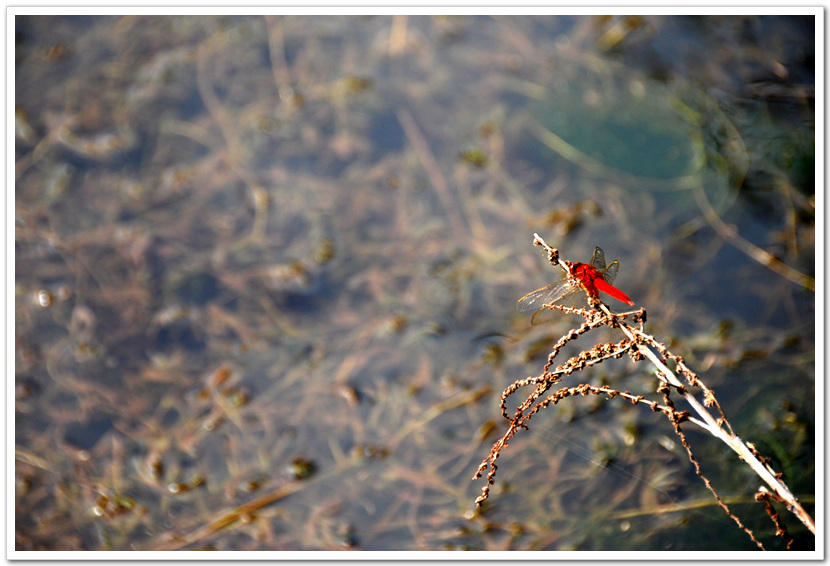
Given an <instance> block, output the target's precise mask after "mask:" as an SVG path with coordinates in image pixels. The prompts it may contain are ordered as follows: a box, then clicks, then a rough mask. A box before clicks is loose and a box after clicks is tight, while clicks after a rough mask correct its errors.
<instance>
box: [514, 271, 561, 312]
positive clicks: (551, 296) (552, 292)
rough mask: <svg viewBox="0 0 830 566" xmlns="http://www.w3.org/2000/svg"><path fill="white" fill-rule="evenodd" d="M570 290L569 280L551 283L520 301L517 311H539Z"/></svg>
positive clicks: (517, 304)
mask: <svg viewBox="0 0 830 566" xmlns="http://www.w3.org/2000/svg"><path fill="white" fill-rule="evenodd" d="M570 290H571V285H570V284H569V283H568V280H567V279H565V280H563V281H557V282H556V283H551V284H550V285H548V286H547V287H542V288H541V289H536V290H535V291H533V292H531V293H528V294H527V295H525V296H524V297H522V298H521V299H519V301H518V302H517V303H516V310H518V311H521V312H525V311H531V310H538V309H539V308H541V306H542V305H544V304H545V303H551V302H553V301H555V300H556V299H558V298H560V297H561V296H562V295H564V294H565V293H567V292H568V291H570ZM545 310H547V309H545Z"/></svg>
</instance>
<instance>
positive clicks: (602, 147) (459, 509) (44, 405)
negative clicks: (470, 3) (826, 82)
mask: <svg viewBox="0 0 830 566" xmlns="http://www.w3.org/2000/svg"><path fill="white" fill-rule="evenodd" d="M814 35H815V33H814V24H813V20H812V18H805V17H755V16H753V17H721V18H711V17H694V18H691V17H646V18H623V17H619V16H617V17H612V18H605V17H564V18H560V17H537V16H524V17H503V16H500V17H492V18H491V17H467V16H464V17H461V16H457V17H456V16H453V17H448V16H445V17H403V16H394V17H392V16H384V17H380V16H378V17H227V16H217V17H197V16H188V17H67V16H61V17H46V16H17V18H16V47H15V62H16V69H15V71H16V73H15V78H16V83H15V89H16V92H15V110H16V146H15V172H16V179H17V183H16V188H15V190H16V193H15V197H16V198H15V218H14V222H15V356H16V358H15V432H14V434H15V448H16V457H17V459H16V466H15V481H16V484H15V485H16V491H15V521H16V524H15V548H16V549H17V550H35V549H49V550H149V549H177V548H188V549H195V548H206V549H216V550H344V549H353V550H445V549H471V550H520V549H521V550H686V551H689V550H753V549H755V548H756V546H755V545H754V544H753V543H752V541H751V540H750V539H749V538H748V537H747V536H746V535H745V534H744V533H742V532H740V531H739V530H737V529H736V528H735V527H734V524H733V523H732V522H731V520H730V519H728V517H726V516H725V515H724V514H723V512H722V511H721V510H720V509H719V508H718V507H717V505H716V504H715V502H714V499H713V498H712V497H711V495H709V493H708V492H707V491H706V490H705V488H704V486H703V484H702V482H701V481H700V479H699V478H698V477H697V476H696V475H695V473H694V470H693V468H692V466H691V464H690V463H689V461H688V460H687V458H686V456H685V453H684V451H683V450H682V449H681V448H680V446H679V443H678V441H677V439H676V437H675V436H674V431H673V429H672V427H671V425H670V424H669V423H668V422H666V420H665V419H662V418H660V417H658V416H655V415H653V414H652V413H651V412H649V411H646V410H643V409H642V408H641V407H633V406H631V405H630V404H628V403H623V402H620V401H619V400H616V401H611V402H604V400H603V399H597V398H588V399H570V400H568V402H566V403H562V404H560V405H559V406H557V407H555V408H551V409H548V410H546V411H543V412H541V413H540V414H538V415H537V416H536V417H535V418H534V424H532V426H531V429H530V430H529V431H525V432H523V433H522V434H520V435H518V436H517V437H516V438H515V439H514V440H513V441H512V442H511V445H510V447H509V449H507V450H506V451H505V452H504V454H503V455H502V457H501V458H500V460H499V464H500V468H499V474H498V476H497V477H496V485H495V487H494V488H493V494H492V495H491V498H490V500H489V501H488V506H487V507H486V508H485V510H484V511H483V512H481V513H474V512H473V510H474V504H473V502H474V500H475V498H476V496H477V495H478V494H479V493H480V490H481V487H482V485H483V481H482V480H477V481H472V480H471V477H472V475H473V473H474V472H475V470H476V467H477V466H478V464H479V462H480V461H481V460H482V459H483V458H485V457H486V456H487V453H488V452H489V449H490V445H491V444H492V442H493V441H495V439H496V438H498V436H499V435H500V434H501V433H502V432H503V430H504V429H505V428H506V421H505V420H503V419H502V417H501V415H500V411H499V407H498V402H499V394H500V392H501V390H502V389H504V388H505V387H507V386H508V385H509V384H510V383H511V382H512V381H514V380H516V379H521V378H524V377H527V376H529V375H537V374H538V373H539V372H540V371H541V367H542V366H543V365H544V361H545V358H546V355H547V352H548V351H549V349H550V346H551V345H552V343H553V342H555V340H556V339H558V337H559V336H561V335H562V334H563V333H564V332H566V331H567V330H568V329H569V328H571V327H572V326H573V325H574V324H575V323H574V321H575V319H574V318H573V317H569V316H563V317H561V318H560V319H559V320H557V321H556V322H554V323H551V324H548V325H543V326H538V327H533V326H531V325H530V316H529V315H528V313H518V312H516V311H515V309H514V305H515V301H516V300H517V299H518V298H519V297H521V296H522V295H523V294H525V293H527V292H528V291H531V290H533V289H535V288H537V287H539V286H541V285H544V284H546V283H548V282H550V281H552V280H553V279H555V278H556V277H557V274H556V273H555V272H554V271H553V270H552V268H551V267H550V266H549V265H547V263H546V261H545V258H544V256H543V255H542V254H541V253H540V252H539V250H538V248H534V247H533V246H532V245H531V243H532V239H533V233H534V232H538V233H539V234H540V235H542V236H543V237H544V238H545V239H546V240H547V242H548V243H550V244H551V245H554V246H555V247H557V248H558V249H559V250H560V252H561V254H562V255H563V257H564V258H566V259H570V260H578V261H586V260H587V258H588V257H590V254H591V252H592V250H593V248H594V246H596V245H600V246H602V247H603V249H604V250H605V252H606V255H607V257H608V259H609V260H613V259H619V260H620V263H621V266H622V267H621V270H620V273H619V275H618V277H617V279H616V281H615V285H616V286H618V287H620V288H621V289H623V290H624V291H625V292H626V293H627V294H628V295H629V296H630V297H632V298H633V299H634V300H635V302H636V303H637V305H638V306H642V307H645V308H646V309H647V311H648V314H649V319H648V324H647V326H646V329H647V331H649V332H651V333H652V334H653V335H654V336H655V337H657V338H658V339H659V340H661V341H663V342H665V343H666V344H667V345H669V347H670V348H671V349H672V351H674V352H675V353H677V354H680V355H682V356H684V358H685V359H686V362H687V363H688V364H689V366H690V367H691V368H692V369H693V370H695V371H696V372H698V373H699V374H700V375H701V376H702V378H703V379H704V381H705V382H706V383H707V385H708V386H709V387H710V388H712V389H714V390H715V391H716V393H717V396H718V400H719V401H720V403H721V405H722V406H723V407H724V409H725V412H726V414H727V416H728V417H729V418H730V421H731V422H732V425H733V426H734V427H735V428H736V430H737V432H738V433H739V434H741V436H742V437H743V438H744V439H745V440H748V441H751V442H754V443H755V444H756V445H757V446H758V448H759V450H760V451H761V452H762V453H764V454H765V455H767V456H769V457H771V458H773V463H774V466H775V467H776V469H777V470H779V471H783V472H784V473H785V480H786V481H787V483H788V485H789V486H790V487H791V489H793V491H794V492H795V493H796V494H797V495H798V496H799V498H801V500H802V501H803V502H804V503H805V506H806V507H807V509H808V510H809V511H811V512H812V508H813V496H814V493H815V492H814V486H815V457H814V443H815V441H814V425H815V370H814V367H815V320H816V319H815V292H814V291H813V290H812V289H811V288H810V287H811V285H812V286H813V287H815V282H814V280H813V279H812V278H814V277H815V259H814V254H815V196H814V194H815V191H814V184H815V179H814V171H815V169H814V163H815V155H814V154H815V151H814V98H813V88H814V87H813V85H814V82H815V79H814V61H813V56H814ZM609 304H610V306H611V307H612V308H615V309H618V310H619V309H621V308H622V307H623V305H622V304H621V303H615V302H614V301H613V300H612V299H609ZM619 338H620V337H619V336H614V335H613V334H612V333H610V332H606V333H605V334H604V335H602V336H600V337H599V338H598V339H599V340H603V341H609V340H613V341H616V340H619ZM591 345H592V344H583V346H585V347H590V346H591ZM568 355H571V354H568ZM580 377H581V380H587V381H590V382H592V383H598V382H600V381H602V382H606V383H611V384H613V385H614V386H615V387H619V388H620V389H628V390H630V391H633V392H635V393H642V394H647V395H654V390H655V387H656V380H655V379H654V378H653V376H651V375H650V374H649V369H648V368H646V367H645V366H643V365H642V364H635V363H633V362H632V361H631V360H629V359H628V358H622V359H620V360H613V361H610V362H608V363H605V364H603V365H602V366H600V367H599V368H598V369H597V370H595V371H593V372H590V373H585V375H582V376H580ZM574 379H577V377H576V376H574ZM575 383H576V381H575V382H574V384H575ZM511 402H512V401H511ZM517 402H518V401H516V403H517ZM513 406H515V403H514V405H513ZM686 430H687V432H688V434H689V437H690V441H691V442H692V444H693V446H694V447H695V453H696V455H697V456H698V458H699V459H700V461H701V462H702V465H703V466H704V469H705V471H706V472H707V474H708V475H709V476H710V479H711V480H712V482H713V484H714V485H715V487H716V488H717V489H718V490H719V493H720V494H721V496H722V497H724V498H726V499H728V500H730V501H732V502H733V504H734V510H735V512H736V513H737V514H738V515H739V516H740V517H741V519H742V520H743V521H744V522H745V523H746V524H747V525H749V526H750V528H752V529H753V530H754V531H755V533H756V536H757V537H758V538H759V539H760V540H761V541H762V542H763V543H764V544H765V545H766V546H767V548H770V549H774V550H777V549H781V548H783V545H782V543H781V542H780V541H778V540H777V539H776V538H775V537H774V531H775V528H774V526H773V525H772V523H771V522H770V521H769V520H768V519H767V518H766V517H765V515H764V512H763V509H762V508H761V507H759V504H757V503H754V502H753V500H752V496H753V493H754V491H755V489H756V488H757V485H758V484H759V480H758V479H757V477H755V476H754V475H753V474H752V472H751V471H750V470H749V469H748V468H746V469H744V468H743V467H742V466H741V464H740V462H739V461H738V460H737V458H736V457H734V456H733V455H732V454H730V453H728V449H727V448H726V447H725V446H723V445H722V444H721V443H719V442H717V441H715V440H714V439H712V438H708V437H707V436H706V435H704V434H702V433H700V432H699V431H695V430H694V429H693V428H692V427H689V428H688V429H686ZM780 511H781V512H782V516H784V515H786V511H784V510H783V509H782V510H780ZM784 519H785V520H786V521H788V527H789V529H790V532H791V534H793V535H794V536H795V538H796V548H798V549H801V550H805V549H812V548H813V545H814V540H813V537H812V535H810V534H809V533H808V532H807V531H806V529H805V528H804V527H803V526H801V525H800V524H799V523H798V522H797V521H796V520H795V519H794V518H793V517H792V516H785V517H784Z"/></svg>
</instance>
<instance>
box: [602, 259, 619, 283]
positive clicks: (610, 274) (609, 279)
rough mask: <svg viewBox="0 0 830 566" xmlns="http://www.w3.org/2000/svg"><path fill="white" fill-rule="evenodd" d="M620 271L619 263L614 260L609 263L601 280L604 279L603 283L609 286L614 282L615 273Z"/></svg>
mask: <svg viewBox="0 0 830 566" xmlns="http://www.w3.org/2000/svg"><path fill="white" fill-rule="evenodd" d="M619 270H620V262H618V261H617V260H616V259H615V260H614V261H612V262H611V265H609V266H608V267H607V268H606V269H605V271H604V272H603V273H602V278H603V279H605V282H606V283H608V284H609V285H610V284H611V283H613V282H614V279H616V278H617V272H618V271H619Z"/></svg>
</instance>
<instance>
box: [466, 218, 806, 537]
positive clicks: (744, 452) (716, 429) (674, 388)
mask: <svg viewBox="0 0 830 566" xmlns="http://www.w3.org/2000/svg"><path fill="white" fill-rule="evenodd" d="M533 244H534V245H536V246H540V247H542V248H543V249H544V250H545V251H546V252H547V254H548V261H549V262H550V263H551V265H556V266H559V267H562V268H563V269H565V271H566V273H570V271H569V268H568V265H569V262H566V261H563V260H561V259H560V258H559V252H558V250H556V249H555V248H551V247H550V246H548V245H547V243H545V241H544V240H543V239H542V238H541V237H540V236H539V235H538V234H534V239H533ZM588 299H589V303H590V305H591V307H592V308H591V309H590V310H585V309H574V308H569V307H562V306H559V305H556V304H546V305H544V306H543V308H549V309H557V310H561V311H563V312H566V313H570V314H575V315H578V316H582V317H583V318H584V319H585V322H583V323H582V325H580V326H579V327H577V328H574V329H572V330H570V331H569V332H568V333H566V334H565V335H564V336H563V337H562V338H560V339H559V340H558V341H557V343H556V344H555V345H554V346H553V349H552V351H551V353H550V355H549V356H548V360H547V363H546V364H545V366H544V369H543V370H542V373H541V374H539V375H538V376H535V377H527V378H524V379H520V380H516V381H514V382H513V383H512V384H510V385H509V386H508V387H507V388H505V389H504V391H503V392H502V395H501V399H500V408H501V412H502V415H503V416H504V417H505V419H507V420H508V421H510V426H509V427H508V429H507V431H506V432H505V433H504V434H503V435H502V437H501V438H500V439H499V440H497V441H496V442H495V443H494V444H493V446H492V448H491V449H490V454H489V455H488V456H487V458H485V459H484V460H483V461H482V462H481V464H480V465H479V467H478V469H477V470H476V474H475V475H474V476H473V479H478V478H480V477H481V475H482V474H483V473H484V471H485V470H487V469H488V468H489V471H488V472H487V483H486V484H485V485H484V487H483V488H482V491H481V495H479V496H478V498H476V507H480V506H481V505H482V504H483V503H484V501H485V500H486V499H487V498H488V497H489V495H490V486H492V485H493V484H494V483H495V475H496V470H497V465H496V460H497V459H498V457H499V455H500V454H501V451H502V450H503V449H505V448H507V446H508V443H509V441H510V440H511V439H512V438H513V437H514V436H515V435H516V433H517V432H518V431H519V430H521V429H527V428H528V425H527V423H528V421H529V420H530V419H531V418H532V417H533V416H534V415H535V414H537V413H538V412H539V411H541V410H542V409H545V408H547V407H548V406H550V405H552V404H554V405H555V404H557V403H559V402H560V401H562V400H564V399H566V398H568V397H572V396H575V395H606V396H607V397H608V398H609V399H613V398H616V397H621V398H624V399H628V400H629V401H631V402H632V403H635V404H639V403H645V404H647V405H648V406H649V407H650V408H651V410H652V411H655V412H661V413H663V414H664V415H665V416H666V417H667V418H668V419H669V421H670V422H671V423H672V426H673V427H674V429H675V432H676V434H677V435H678V436H679V438H680V441H681V444H682V445H683V447H684V448H685V449H686V452H687V455H688V457H689V460H690V461H691V463H692V464H693V465H694V467H695V472H696V473H697V475H698V476H699V477H700V478H701V479H702V480H703V482H704V484H705V485H706V487H707V489H709V491H710V492H711V493H712V494H713V496H714V497H715V500H716V501H717V503H718V505H719V506H721V507H722V508H723V509H724V511H725V512H726V513H727V515H728V516H729V517H730V518H732V520H733V521H735V523H736V524H737V525H738V526H739V527H740V528H741V529H742V530H743V531H744V532H746V533H747V534H748V535H749V537H750V538H751V539H752V540H753V541H754V542H755V543H756V544H757V545H758V546H759V547H760V548H761V549H763V545H762V544H761V542H760V541H759V540H758V539H757V538H756V537H755V535H754V533H753V532H752V531H751V530H750V529H749V528H747V527H746V526H745V525H744V524H743V523H742V522H741V520H740V519H739V518H738V517H737V516H736V515H735V514H734V513H732V511H731V510H730V509H729V507H728V506H727V504H726V503H725V502H724V500H723V498H721V497H720V495H718V493H717V492H716V491H715V489H714V487H713V486H712V484H711V482H710V481H709V479H708V478H707V477H706V476H705V475H704V474H703V471H702V468H701V466H700V463H699V462H698V460H697V458H696V457H695V456H694V453H693V452H692V448H691V445H690V444H689V442H688V439H687V437H686V435H685V433H684V432H683V430H682V429H681V427H680V424H681V423H683V422H687V421H688V422H690V423H693V424H695V425H697V426H699V427H701V428H702V429H704V430H706V431H708V432H709V433H710V434H712V435H713V436H715V437H716V438H718V439H720V440H722V441H723V442H725V443H726V444H727V445H728V446H729V447H730V448H731V449H732V450H734V451H735V452H736V453H737V454H738V455H739V457H740V458H741V460H743V461H744V462H746V463H747V464H748V465H749V466H750V467H751V468H752V469H753V470H754V471H755V472H756V473H757V474H758V475H759V476H760V477H761V479H763V480H764V482H766V484H767V485H769V486H770V487H771V488H772V492H766V491H765V490H763V488H762V493H768V496H765V497H766V499H764V500H765V501H767V512H768V514H769V515H770V517H771V518H772V519H773V521H774V522H775V524H776V528H777V534H778V535H779V536H782V538H785V539H786V536H788V535H787V534H786V529H785V528H783V525H782V523H781V522H780V519H779V517H778V515H777V514H775V513H774V509H773V510H772V511H770V505H769V499H770V498H772V499H775V500H776V501H779V502H782V503H784V504H785V505H786V506H787V509H788V510H789V511H791V512H792V513H793V514H795V515H796V517H798V519H799V520H800V521H801V522H802V523H804V525H806V526H807V528H808V529H810V531H811V532H813V533H814V534H815V523H814V522H813V519H812V517H810V515H809V514H808V513H807V512H806V511H805V510H804V509H803V507H802V506H801V504H800V503H799V502H798V500H797V499H796V497H795V496H794V495H793V494H792V493H791V492H790V490H789V488H787V486H786V484H784V482H783V481H782V480H781V476H780V474H776V473H775V472H774V471H773V470H772V467H771V466H770V460H769V459H768V458H764V457H763V456H762V455H761V454H760V453H758V451H757V449H756V448H755V446H754V445H752V444H751V443H744V442H743V441H742V440H741V439H740V437H739V436H738V435H737V434H735V432H734V431H733V429H732V427H731V425H730V424H729V421H728V420H727V418H726V415H725V413H724V411H723V409H722V408H721V406H720V404H719V403H718V401H717V399H716V398H715V393H714V392H713V391H712V390H711V389H709V388H707V387H706V386H705V384H704V383H703V381H702V380H701V379H700V377H699V376H698V375H697V374H696V373H694V372H693V371H692V370H690V369H689V368H688V367H687V366H686V364H685V362H684V360H683V359H682V358H681V357H680V356H677V355H674V354H672V353H671V352H670V351H669V349H668V348H667V347H666V346H665V344H662V343H660V342H658V341H657V340H656V339H655V338H654V337H653V336H651V335H649V334H646V333H645V332H644V331H643V323H644V322H645V319H646V313H645V310H644V309H640V310H637V311H631V312H628V313H613V312H611V311H610V310H609V309H608V307H607V306H606V305H605V304H603V303H602V302H601V301H600V300H599V298H598V297H591V296H589V297H588ZM629 320H630V321H632V322H633V323H634V324H636V325H637V326H632V324H630V323H629ZM600 326H608V327H610V328H614V329H618V330H620V331H621V332H622V333H623V334H624V335H625V338H623V339H622V340H620V341H619V342H617V343H616V344H614V343H605V344H603V343H600V344H596V345H594V346H593V347H592V348H589V349H587V350H583V351H582V352H581V353H579V354H578V355H576V356H572V357H571V358H569V359H568V360H567V361H566V362H565V363H564V364H561V365H559V366H557V367H556V368H555V369H554V370H551V368H552V367H553V364H554V360H555V358H556V357H557V356H558V355H559V352H560V351H561V349H562V347H563V346H565V344H567V343H569V342H571V341H573V340H576V339H577V338H579V337H581V336H584V335H586V334H587V333H588V332H590V331H591V330H593V329H595V328H598V327H600ZM655 352H657V353H659V354H660V356H661V357H658V356H657V353H655ZM626 353H627V354H628V355H629V356H630V357H631V358H632V360H634V361H643V360H646V359H647V360H649V361H650V362H651V363H652V364H653V365H654V366H655V367H656V368H657V372H656V375H657V377H658V379H659V380H660V384H659V387H658V389H657V392H658V393H660V394H662V396H663V403H662V404H660V403H658V402H657V401H653V400H648V399H647V398H646V397H645V396H644V395H635V394H633V393H630V392H627V391H619V390H616V389H613V388H611V387H608V386H601V387H600V386H594V385H590V384H587V383H582V384H579V385H577V386H574V387H563V388H560V389H558V390H557V391H555V392H554V393H552V394H550V395H548V396H547V397H545V398H542V396H543V395H544V394H545V392H547V391H548V390H549V389H550V388H551V387H552V386H553V385H554V384H556V383H559V382H560V381H561V380H562V379H563V378H564V377H566V376H569V375H571V374H573V373H576V372H579V371H581V370H583V369H586V368H588V367H590V366H592V365H595V364H598V363H601V362H603V361H606V360H609V359H612V358H619V357H621V356H622V355H624V354H626ZM668 361H671V362H672V363H673V364H674V367H675V371H677V372H678V373H679V374H680V375H682V376H683V377H684V378H685V380H686V384H684V383H683V382H681V381H680V379H678V377H677V375H675V372H674V371H672V370H671V369H670V368H669V367H668V366H667V362H668ZM525 386H534V389H533V392H532V393H530V394H529V395H528V396H527V398H526V399H525V400H524V401H523V402H522V403H520V404H519V405H518V407H517V408H516V410H515V412H514V413H513V416H512V417H510V416H509V412H508V410H507V399H508V397H510V396H511V395H513V394H514V393H516V392H517V391H518V390H519V389H522V388H523V387H525ZM689 388H693V389H697V390H700V391H701V392H702V395H703V402H700V401H699V400H698V399H697V397H695V395H694V394H693V393H692V392H691V391H690V390H689ZM672 392H676V393H677V394H679V395H680V396H681V397H682V398H683V399H684V400H685V401H686V402H687V403H688V404H689V406H690V407H691V409H692V411H693V413H690V412H688V411H679V410H677V409H676V408H675V406H674V401H673V400H672V399H671V397H670V394H671V393H672ZM540 399H541V400H540ZM710 407H713V408H714V409H715V410H716V413H717V417H715V416H713V415H712V413H710V412H709V409H708V408H710ZM695 415H696V416H695ZM759 497H760V496H759ZM791 544H792V541H791V539H790V540H789V541H788V546H787V548H790V545H791Z"/></svg>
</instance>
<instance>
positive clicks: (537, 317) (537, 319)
mask: <svg viewBox="0 0 830 566" xmlns="http://www.w3.org/2000/svg"><path fill="white" fill-rule="evenodd" d="M557 314H562V313H560V312H559V311H556V310H551V309H539V310H538V311H536V313H535V314H534V315H533V318H531V319H530V324H532V325H533V326H538V325H540V324H543V323H545V322H549V321H551V320H553V319H554V318H556V315H557Z"/></svg>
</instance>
